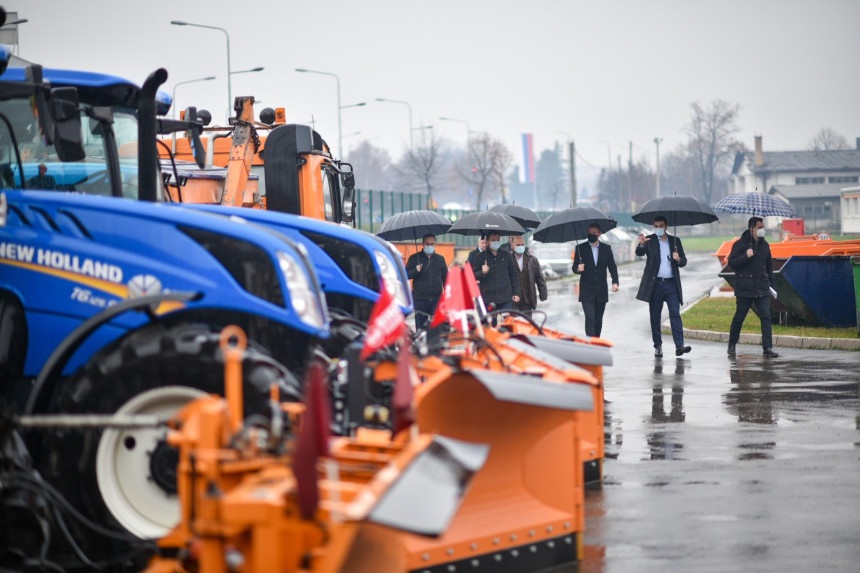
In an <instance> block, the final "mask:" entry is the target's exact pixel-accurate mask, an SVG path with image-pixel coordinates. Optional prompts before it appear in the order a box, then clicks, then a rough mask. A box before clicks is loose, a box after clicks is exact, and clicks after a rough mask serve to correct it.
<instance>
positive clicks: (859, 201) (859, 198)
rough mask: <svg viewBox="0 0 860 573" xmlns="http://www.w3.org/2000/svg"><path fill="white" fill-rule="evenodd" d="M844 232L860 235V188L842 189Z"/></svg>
mask: <svg viewBox="0 0 860 573" xmlns="http://www.w3.org/2000/svg"><path fill="white" fill-rule="evenodd" d="M841 212H842V232H843V233H860V186H855V187H845V188H843V189H842V209H841Z"/></svg>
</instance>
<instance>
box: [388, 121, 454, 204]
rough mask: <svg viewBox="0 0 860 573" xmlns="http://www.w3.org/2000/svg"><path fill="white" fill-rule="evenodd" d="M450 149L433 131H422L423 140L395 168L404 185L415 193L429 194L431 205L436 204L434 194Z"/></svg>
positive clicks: (404, 155)
mask: <svg viewBox="0 0 860 573" xmlns="http://www.w3.org/2000/svg"><path fill="white" fill-rule="evenodd" d="M428 131H429V132H430V134H429V135H428V134H427V132H428ZM449 147H450V146H449V145H448V142H447V141H446V140H445V139H442V138H440V137H437V136H436V134H435V133H433V130H430V129H428V130H422V131H421V140H420V141H418V142H416V144H415V146H414V147H413V148H412V149H410V150H408V151H407V152H406V153H404V154H403V157H401V158H400V161H398V162H397V165H396V166H395V171H396V172H397V173H398V175H400V177H401V178H402V180H403V185H404V186H406V187H407V188H410V189H412V190H413V191H418V192H423V193H427V202H428V203H429V205H433V204H434V198H433V193H434V191H436V188H437V185H438V184H439V183H440V179H441V178H442V175H443V171H444V168H445V164H446V160H447V156H448V149H449ZM429 205H428V206H429Z"/></svg>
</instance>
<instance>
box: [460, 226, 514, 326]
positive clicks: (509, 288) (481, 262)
mask: <svg viewBox="0 0 860 573" xmlns="http://www.w3.org/2000/svg"><path fill="white" fill-rule="evenodd" d="M487 246H488V247H489V248H488V249H487V250H486V251H484V252H482V253H479V254H477V255H475V257H474V260H470V261H469V264H470V265H472V271H473V272H474V273H475V278H476V279H477V280H478V282H479V283H480V287H481V297H482V298H483V299H484V304H486V305H487V306H489V305H490V304H492V305H494V307H495V309H496V310H510V309H511V308H513V303H515V302H517V303H518V302H520V297H521V296H522V289H521V288H520V279H519V277H518V276H517V268H516V265H515V264H514V260H513V257H512V256H511V253H509V252H507V251H503V250H502V249H501V247H502V242H501V240H500V237H499V234H498V233H491V234H490V235H489V236H488V237H487ZM476 265H477V266H476Z"/></svg>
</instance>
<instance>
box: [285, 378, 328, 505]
mask: <svg viewBox="0 0 860 573" xmlns="http://www.w3.org/2000/svg"><path fill="white" fill-rule="evenodd" d="M329 411H330V410H329V402H328V391H327V390H326V387H325V370H324V369H323V367H322V366H321V365H319V364H316V363H314V364H312V365H311V367H310V369H309V370H308V374H307V376H306V377H305V414H304V417H303V419H302V433H301V434H300V435H299V439H298V443H297V444H296V451H295V453H294V455H293V474H294V475H295V476H296V489H297V490H298V499H299V509H300V511H301V513H302V517H304V518H305V519H310V518H311V517H313V515H314V512H315V511H316V508H317V505H318V504H319V486H318V485H317V458H318V457H320V456H326V455H328V439H329Z"/></svg>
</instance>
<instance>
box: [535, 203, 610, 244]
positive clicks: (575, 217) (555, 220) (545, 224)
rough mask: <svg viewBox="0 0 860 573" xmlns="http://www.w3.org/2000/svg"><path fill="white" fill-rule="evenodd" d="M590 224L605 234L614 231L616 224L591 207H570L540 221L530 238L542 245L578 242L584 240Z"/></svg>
mask: <svg viewBox="0 0 860 573" xmlns="http://www.w3.org/2000/svg"><path fill="white" fill-rule="evenodd" d="M592 224H594V225H597V226H598V227H600V232H601V233H605V232H606V231H609V230H610V229H614V228H615V226H616V225H618V222H617V221H616V220H615V219H613V218H611V217H607V216H606V215H604V214H603V213H601V212H600V211H598V210H597V209H595V208H593V207H571V208H570V209H565V210H564V211H559V212H558V213H553V214H552V215H550V216H549V217H547V218H546V219H544V220H543V221H541V224H540V225H539V226H538V228H537V229H536V230H535V232H534V234H533V235H532V238H533V239H534V240H535V241H540V242H542V243H566V242H568V241H579V240H581V239H585V238H586V236H587V235H588V227H589V226H590V225H592Z"/></svg>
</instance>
